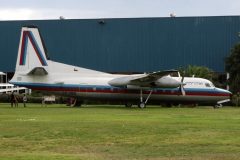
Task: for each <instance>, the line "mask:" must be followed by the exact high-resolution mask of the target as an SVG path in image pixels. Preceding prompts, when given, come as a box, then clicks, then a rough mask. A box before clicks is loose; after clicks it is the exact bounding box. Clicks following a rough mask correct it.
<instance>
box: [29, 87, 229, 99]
mask: <svg viewBox="0 0 240 160" xmlns="http://www.w3.org/2000/svg"><path fill="white" fill-rule="evenodd" d="M32 89H35V90H41V91H52V92H79V93H80V92H82V93H125V94H139V93H140V92H139V91H138V90H132V91H131V90H124V89H122V90H118V89H113V90H112V89H97V90H94V89H81V88H80V89H79V88H57V87H54V88H42V87H32ZM149 93H150V91H143V94H149ZM152 94H153V95H182V94H181V93H180V92H178V91H153V93H152ZM186 95H187V96H221V97H222V96H225V97H229V96H230V95H229V94H227V93H221V92H215V93H210V92H191V91H188V92H186Z"/></svg>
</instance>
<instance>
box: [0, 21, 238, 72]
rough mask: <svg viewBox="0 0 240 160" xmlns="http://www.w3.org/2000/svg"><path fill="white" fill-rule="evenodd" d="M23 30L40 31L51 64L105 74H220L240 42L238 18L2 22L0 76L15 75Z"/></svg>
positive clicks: (0, 24) (0, 33)
mask: <svg viewBox="0 0 240 160" xmlns="http://www.w3.org/2000/svg"><path fill="white" fill-rule="evenodd" d="M26 25H35V26H38V27H39V29H40V31H41V34H42V36H43V39H44V41H45V44H46V47H47V50H48V55H49V56H50V58H51V59H52V60H54V61H59V62H62V63H67V64H72V65H76V66H80V67H85V68H89V69H95V70H100V71H105V72H145V71H146V72H149V71H159V70H165V69H177V68H179V67H184V66H187V65H201V66H206V67H209V68H211V69H212V70H214V71H215V72H224V59H225V57H226V56H228V55H229V53H230V49H231V48H232V47H233V46H234V45H235V44H236V43H238V42H239V38H240V16H217V17H167V18H116V19H65V20H30V21H0V35H1V36H0V55H1V58H0V71H4V72H13V71H14V69H15V63H16V58H17V51H18V44H19V39H20V30H21V27H22V26H26Z"/></svg>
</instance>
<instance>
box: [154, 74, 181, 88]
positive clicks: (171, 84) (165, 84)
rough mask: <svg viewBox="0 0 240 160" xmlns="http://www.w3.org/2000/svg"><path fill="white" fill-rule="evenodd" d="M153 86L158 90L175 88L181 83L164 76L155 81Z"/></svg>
mask: <svg viewBox="0 0 240 160" xmlns="http://www.w3.org/2000/svg"><path fill="white" fill-rule="evenodd" d="M153 85H154V86H155V87H160V88H177V87H179V86H180V85H181V82H180V81H177V80H175V79H173V78H172V77H170V76H164V77H162V78H160V79H158V80H157V81H155V82H154V83H153Z"/></svg>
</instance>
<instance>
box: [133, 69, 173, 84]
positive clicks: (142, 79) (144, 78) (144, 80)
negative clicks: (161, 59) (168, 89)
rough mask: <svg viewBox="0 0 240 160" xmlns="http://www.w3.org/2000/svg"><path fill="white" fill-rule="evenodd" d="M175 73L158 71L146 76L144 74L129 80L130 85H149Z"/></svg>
mask: <svg viewBox="0 0 240 160" xmlns="http://www.w3.org/2000/svg"><path fill="white" fill-rule="evenodd" d="M176 72H178V71H177V70H167V71H158V72H152V73H148V74H145V75H144V76H141V77H136V78H134V79H132V80H130V84H132V85H139V84H142V83H144V84H145V83H151V82H154V81H156V80H158V79H159V78H161V77H163V76H167V75H170V74H172V73H176Z"/></svg>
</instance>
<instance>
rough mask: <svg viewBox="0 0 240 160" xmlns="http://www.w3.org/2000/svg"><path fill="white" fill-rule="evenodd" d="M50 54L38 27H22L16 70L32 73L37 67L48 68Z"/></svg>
mask: <svg viewBox="0 0 240 160" xmlns="http://www.w3.org/2000/svg"><path fill="white" fill-rule="evenodd" d="M48 59H49V58H48V56H47V51H46V48H45V45H44V42H43V40H42V38H41V34H40V32H39V30H38V28H37V27H33V26H31V27H22V31H21V38H20V43H19V48H18V57H17V64H16V72H21V73H26V74H28V73H32V72H34V70H35V69H39V68H40V69H43V70H45V71H46V70H47V67H48Z"/></svg>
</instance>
